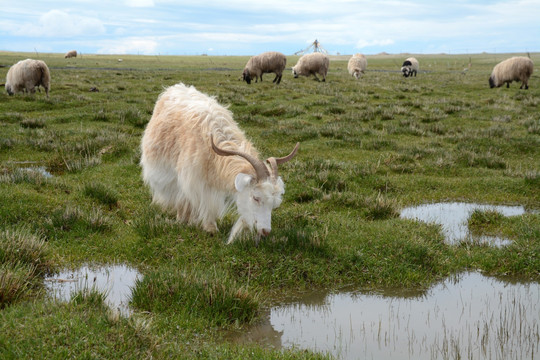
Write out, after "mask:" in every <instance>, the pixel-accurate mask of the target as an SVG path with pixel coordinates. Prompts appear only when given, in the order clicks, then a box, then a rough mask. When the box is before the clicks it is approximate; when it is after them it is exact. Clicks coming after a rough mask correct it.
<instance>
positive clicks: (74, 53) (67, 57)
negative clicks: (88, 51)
mask: <svg viewBox="0 0 540 360" xmlns="http://www.w3.org/2000/svg"><path fill="white" fill-rule="evenodd" d="M72 57H77V50H71V51H68V52H67V53H66V55H64V59H69V58H72Z"/></svg>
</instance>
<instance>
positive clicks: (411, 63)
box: [401, 57, 420, 77]
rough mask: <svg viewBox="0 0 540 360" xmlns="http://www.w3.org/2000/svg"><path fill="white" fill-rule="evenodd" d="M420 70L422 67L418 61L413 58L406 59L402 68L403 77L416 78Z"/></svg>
mask: <svg viewBox="0 0 540 360" xmlns="http://www.w3.org/2000/svg"><path fill="white" fill-rule="evenodd" d="M419 69H420V66H419V64H418V60H416V59H415V58H413V57H410V58H407V59H405V61H404V62H403V65H402V66H401V72H402V73H403V76H405V77H409V76H412V75H413V74H414V76H415V77H416V73H417V72H418V70H419Z"/></svg>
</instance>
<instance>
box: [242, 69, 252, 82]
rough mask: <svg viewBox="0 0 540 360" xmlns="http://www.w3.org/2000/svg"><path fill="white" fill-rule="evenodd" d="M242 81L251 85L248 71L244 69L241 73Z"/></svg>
mask: <svg viewBox="0 0 540 360" xmlns="http://www.w3.org/2000/svg"><path fill="white" fill-rule="evenodd" d="M242 80H244V81H245V82H247V83H248V85H249V84H251V75H250V74H249V70H248V69H244V72H242Z"/></svg>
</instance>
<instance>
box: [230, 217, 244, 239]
mask: <svg viewBox="0 0 540 360" xmlns="http://www.w3.org/2000/svg"><path fill="white" fill-rule="evenodd" d="M245 227H246V222H245V221H244V219H243V218H242V217H240V218H239V219H238V220H237V221H236V223H235V224H234V225H233V227H232V229H231V234H230V235H229V240H227V244H232V243H233V242H234V240H235V238H236V235H238V233H240V232H241V231H242V230H243V229H244V228H245Z"/></svg>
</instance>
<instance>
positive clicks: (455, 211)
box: [401, 203, 525, 246]
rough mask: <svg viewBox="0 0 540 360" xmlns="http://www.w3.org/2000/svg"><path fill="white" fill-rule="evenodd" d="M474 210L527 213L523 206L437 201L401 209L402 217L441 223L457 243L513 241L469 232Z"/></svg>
mask: <svg viewBox="0 0 540 360" xmlns="http://www.w3.org/2000/svg"><path fill="white" fill-rule="evenodd" d="M474 210H481V211H487V210H492V211H497V212H499V213H501V214H502V215H504V216H517V215H523V214H524V213H525V208H524V207H523V206H495V205H479V204H468V203H436V204H425V205H420V206H415V207H409V208H405V209H403V210H401V218H403V219H413V220H420V221H424V222H427V223H436V224H439V225H441V227H442V231H443V234H444V236H445V238H446V241H447V242H448V243H450V244H456V243H457V242H459V241H462V240H470V241H474V242H478V243H487V244H489V245H493V246H504V245H508V244H510V243H511V241H510V240H508V239H503V238H500V237H495V236H480V237H474V236H473V235H472V234H470V233H469V229H468V227H467V220H468V218H469V217H470V215H471V213H472V212H473V211H474Z"/></svg>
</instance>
